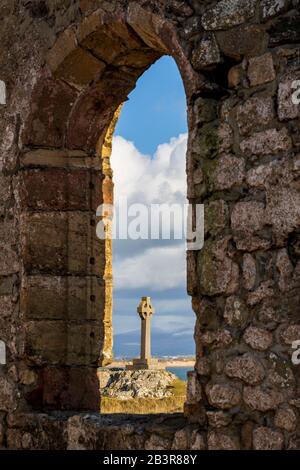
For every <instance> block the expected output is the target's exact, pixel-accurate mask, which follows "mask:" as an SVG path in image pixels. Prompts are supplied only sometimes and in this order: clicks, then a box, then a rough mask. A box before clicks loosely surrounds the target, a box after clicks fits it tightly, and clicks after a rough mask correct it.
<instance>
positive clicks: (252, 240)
mask: <svg viewBox="0 0 300 470" xmlns="http://www.w3.org/2000/svg"><path fill="white" fill-rule="evenodd" d="M264 224H265V208H264V204H263V203H262V202H254V201H253V202H252V201H249V202H248V201H247V202H238V203H237V204H236V205H235V206H234V208H233V211H232V214H231V227H232V230H233V233H234V240H235V242H236V244H237V247H238V249H239V250H247V251H253V250H257V249H258V248H268V247H269V246H270V241H269V240H267V239H264V238H262V237H261V236H260V231H261V230H262V229H263V227H264Z"/></svg>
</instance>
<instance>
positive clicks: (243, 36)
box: [217, 25, 268, 61]
mask: <svg viewBox="0 0 300 470" xmlns="http://www.w3.org/2000/svg"><path fill="white" fill-rule="evenodd" d="M217 40H218V43H219V46H220V49H221V51H222V52H223V54H224V55H225V56H228V57H232V58H233V59H235V60H239V61H241V60H242V59H243V57H244V56H245V57H253V56H256V55H260V54H262V53H263V52H265V50H266V47H267V44H268V35H267V34H266V32H265V31H264V29H262V28H261V26H258V25H246V26H240V27H237V28H233V29H230V30H229V31H220V32H218V33H217Z"/></svg>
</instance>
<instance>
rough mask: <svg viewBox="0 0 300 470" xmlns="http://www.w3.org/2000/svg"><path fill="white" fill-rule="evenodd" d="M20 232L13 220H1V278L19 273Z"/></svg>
mask: <svg viewBox="0 0 300 470" xmlns="http://www.w3.org/2000/svg"><path fill="white" fill-rule="evenodd" d="M17 240H18V231H17V226H16V222H15V220H13V219H8V218H5V219H3V220H0V276H9V275H11V274H15V273H18V271H19V269H20V266H19V257H18V248H17Z"/></svg>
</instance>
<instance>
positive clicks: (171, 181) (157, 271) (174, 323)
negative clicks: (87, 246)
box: [111, 57, 195, 356]
mask: <svg viewBox="0 0 300 470" xmlns="http://www.w3.org/2000/svg"><path fill="white" fill-rule="evenodd" d="M186 146H187V117H186V99H185V92H184V88H183V83H182V79H181V77H180V74H179V71H178V68H177V65H176V64H175V62H174V60H173V59H172V58H170V57H163V58H161V59H160V60H159V61H157V62H156V63H155V64H154V65H152V67H151V68H150V69H149V70H148V71H146V72H145V73H144V75H143V76H142V77H141V78H140V79H139V81H138V83H137V86H136V88H135V90H133V92H132V93H131V94H130V95H129V100H128V101H127V102H126V103H125V105H124V107H123V110H122V113H121V116H120V119H119V122H118V125H117V128H116V131H115V135H114V139H113V151H112V157H111V164H112V168H113V172H114V183H115V205H116V209H118V206H119V205H120V201H121V198H122V197H125V196H126V197H127V200H128V205H129V206H130V204H133V203H143V204H146V206H147V207H150V204H151V203H156V204H161V203H180V204H181V205H183V204H184V203H186V173H185V164H186V157H185V154H186ZM113 275H114V305H113V326H114V353H115V355H116V356H138V355H139V342H140V319H139V317H138V314H137V312H136V308H137V305H138V303H139V300H140V297H141V296H150V297H151V298H152V302H153V305H154V308H155V314H154V315H153V317H152V354H153V355H154V356H155V355H157V356H159V355H180V354H181V355H190V354H193V353H194V341H193V329H194V323H195V317H194V313H193V312H192V308H191V299H190V297H189V296H188V295H187V293H186V252H185V241H184V240H114V242H113Z"/></svg>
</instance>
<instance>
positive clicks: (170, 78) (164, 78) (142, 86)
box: [115, 56, 187, 155]
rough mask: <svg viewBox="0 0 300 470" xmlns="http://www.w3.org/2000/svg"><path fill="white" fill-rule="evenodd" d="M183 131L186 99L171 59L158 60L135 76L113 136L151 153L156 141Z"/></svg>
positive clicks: (156, 143) (176, 69)
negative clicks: (134, 81) (136, 77)
mask: <svg viewBox="0 0 300 470" xmlns="http://www.w3.org/2000/svg"><path fill="white" fill-rule="evenodd" d="M184 132H187V117H186V98H185V92H184V88H183V82H182V79H181V76H180V74H179V70H178V68H177V65H176V63H175V61H174V60H173V59H172V58H171V57H168V56H164V57H162V58H161V59H159V60H158V61H157V62H156V63H155V64H153V65H152V67H150V69H148V70H147V71H146V72H145V73H144V74H143V75H142V76H141V78H140V79H139V81H138V83H137V86H136V88H135V89H134V90H133V92H132V93H131V94H130V96H129V101H128V102H126V103H125V105H124V108H123V111H122V115H121V118H120V119H119V122H118V125H117V128H116V132H115V135H121V136H122V137H124V138H125V139H127V140H130V141H133V142H134V143H135V145H136V147H137V148H138V149H139V151H140V152H142V153H144V154H150V155H153V154H154V152H155V150H156V148H157V146H158V144H162V143H164V142H168V141H169V140H170V139H171V137H175V136H176V137H177V136H178V135H179V134H181V133H184Z"/></svg>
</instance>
